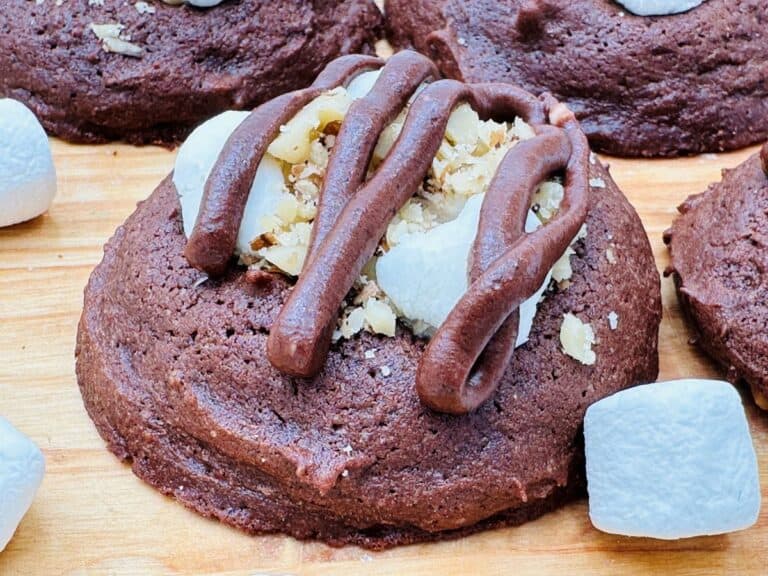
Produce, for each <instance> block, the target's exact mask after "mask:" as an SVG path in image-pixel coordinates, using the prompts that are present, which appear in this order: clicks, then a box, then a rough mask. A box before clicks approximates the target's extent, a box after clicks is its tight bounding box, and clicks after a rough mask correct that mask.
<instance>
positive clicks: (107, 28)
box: [90, 23, 144, 58]
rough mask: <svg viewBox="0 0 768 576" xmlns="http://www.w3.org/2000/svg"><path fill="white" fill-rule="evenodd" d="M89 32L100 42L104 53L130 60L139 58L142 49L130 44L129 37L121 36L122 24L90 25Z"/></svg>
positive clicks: (141, 54)
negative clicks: (119, 55) (111, 53)
mask: <svg viewBox="0 0 768 576" xmlns="http://www.w3.org/2000/svg"><path fill="white" fill-rule="evenodd" d="M90 29H91V31H92V32H93V33H94V34H95V35H96V37H97V38H98V39H99V40H101V47H102V48H103V49H104V51H105V52H114V53H115V54H122V55H123V56H130V57H132V58H141V57H142V56H143V55H144V49H143V48H141V47H140V46H137V45H136V44H132V43H131V42H130V37H126V36H123V30H124V29H125V26H123V25H122V24H115V23H112V24H91V25H90Z"/></svg>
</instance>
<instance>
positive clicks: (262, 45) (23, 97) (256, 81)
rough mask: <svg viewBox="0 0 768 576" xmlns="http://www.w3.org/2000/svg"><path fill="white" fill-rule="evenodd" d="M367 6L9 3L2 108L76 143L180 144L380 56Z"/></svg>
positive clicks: (0, 25)
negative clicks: (347, 61) (212, 122)
mask: <svg viewBox="0 0 768 576" xmlns="http://www.w3.org/2000/svg"><path fill="white" fill-rule="evenodd" d="M380 18H381V16H380V13H379V11H378V9H377V8H376V6H375V5H374V3H373V2H371V1H368V0H333V1H324V0H323V1H320V0H316V1H306V0H288V1H282V2H264V1H262V0H227V1H225V2H223V3H222V4H220V5H219V6H216V7H213V8H209V9H198V8H193V7H190V6H170V5H167V4H165V3H163V2H161V1H159V0H149V1H147V2H136V1H133V0H131V1H130V2H124V1H123V0H66V1H65V2H63V3H60V2H55V1H54V0H44V1H41V2H30V1H27V0H8V1H7V2H4V3H3V8H2V10H0V31H1V32H2V33H0V96H7V97H11V98H15V99H17V100H20V101H22V102H24V103H25V104H26V105H27V106H29V107H30V108H31V109H32V110H33V112H34V113H35V114H36V115H37V116H38V118H39V119H40V121H41V122H42V124H43V126H44V127H45V128H46V130H47V131H48V132H49V133H50V134H53V135H56V136H60V137H62V138H65V139H67V140H71V141H75V142H101V141H105V140H112V139H123V140H127V141H129V142H132V143H152V142H158V143H163V144H173V143H175V142H178V141H180V140H181V139H182V138H183V137H184V136H185V135H186V134H187V133H188V132H189V130H190V129H191V128H193V127H194V126H195V125H196V124H198V123H199V122H200V121H201V120H203V119H205V118H208V117H210V116H212V115H214V114H215V113H217V112H220V111H222V110H226V109H231V108H236V109H249V108H252V107H254V106H255V105H256V104H259V103H261V102H264V101H265V100H269V99H270V98H272V97H273V96H275V95H277V94H280V93H283V92H286V91H290V90H293V89H295V88H300V87H303V86H305V85H307V84H309V83H310V82H311V81H312V80H313V79H314V77H315V76H316V75H317V73H318V72H319V71H320V70H321V69H322V68H323V66H324V65H325V64H326V63H328V62H329V61H330V60H332V59H334V58H335V57H337V56H339V55H340V54H344V53H352V52H361V51H362V52H365V51H372V42H373V40H374V39H375V38H376V37H377V36H378V35H379V34H378V29H379V25H380Z"/></svg>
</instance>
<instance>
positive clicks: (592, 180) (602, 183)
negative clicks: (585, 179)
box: [589, 178, 605, 188]
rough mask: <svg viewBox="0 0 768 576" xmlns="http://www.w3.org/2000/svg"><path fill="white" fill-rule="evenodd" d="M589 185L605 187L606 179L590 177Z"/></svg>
mask: <svg viewBox="0 0 768 576" xmlns="http://www.w3.org/2000/svg"><path fill="white" fill-rule="evenodd" d="M589 185H590V186H592V188H605V180H603V179H602V178H590V179H589Z"/></svg>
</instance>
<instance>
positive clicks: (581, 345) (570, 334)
mask: <svg viewBox="0 0 768 576" xmlns="http://www.w3.org/2000/svg"><path fill="white" fill-rule="evenodd" d="M594 343H595V333H594V331H593V330H592V326H590V325H589V324H585V323H584V322H582V321H581V320H579V319H578V318H577V317H576V316H574V315H573V314H571V313H570V312H568V313H567V314H564V315H563V323H562V324H561V325H560V344H561V345H562V346H563V352H565V353H566V354H567V355H568V356H570V357H571V358H574V359H576V360H578V361H579V362H581V363H582V364H586V365H587V366H591V365H592V364H594V363H595V360H597V356H596V355H595V353H594V352H593V351H592V345H593V344H594Z"/></svg>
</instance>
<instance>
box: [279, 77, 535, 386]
mask: <svg viewBox="0 0 768 576" xmlns="http://www.w3.org/2000/svg"><path fill="white" fill-rule="evenodd" d="M509 88H510V87H508V86H503V85H485V86H480V87H479V89H478V90H475V89H474V88H473V87H471V86H469V85H466V84H462V83H459V82H456V81H453V80H441V81H438V82H435V83H434V84H431V85H429V86H428V87H426V88H425V89H424V91H423V92H422V93H421V94H420V95H419V97H418V98H417V99H416V100H415V101H414V103H413V104H412V106H411V109H410V111H409V113H408V116H407V118H406V122H405V125H404V126H403V130H402V132H401V134H400V137H399V138H398V140H397V141H396V142H395V145H394V146H393V148H392V150H391V151H390V153H389V155H388V156H387V158H386V159H385V160H384V162H383V163H382V165H381V166H380V167H379V169H378V171H377V172H376V173H375V174H374V175H373V177H372V178H371V179H370V180H369V181H368V182H366V183H365V184H364V185H363V186H362V187H361V188H360V189H359V190H358V191H357V192H356V193H354V195H352V196H351V198H350V200H349V201H348V203H347V204H346V206H345V207H344V209H343V210H342V212H341V214H340V215H339V217H338V218H337V219H336V222H335V224H334V226H333V228H332V229H331V231H330V232H329V233H328V235H327V236H326V237H325V239H324V241H323V242H322V243H321V244H320V245H318V246H317V248H316V251H315V253H314V254H313V256H312V259H311V261H310V262H309V265H308V266H305V268H304V270H303V271H302V274H301V276H300V277H299V280H298V282H297V284H296V286H295V288H294V290H293V292H292V293H291V296H290V297H289V299H288V301H287V302H286V303H285V305H284V306H283V309H282V310H281V312H280V314H279V315H278V317H277V319H276V321H275V323H274V325H273V326H272V329H271V332H270V336H269V340H268V343H267V354H268V356H269V360H270V362H272V364H273V365H274V366H275V367H277V368H278V369H280V370H282V371H284V372H287V373H289V374H293V375H297V376H303V377H309V376H312V375H314V374H316V373H317V372H318V371H319V370H320V369H321V368H322V366H323V363H324V360H325V357H326V354H327V351H328V348H329V346H330V341H331V335H332V333H333V329H334V327H335V325H336V319H337V316H338V313H339V308H340V306H341V302H342V300H343V299H344V297H345V296H346V295H347V293H348V292H349V290H350V288H351V287H352V285H353V283H354V281H355V279H356V278H357V277H358V275H359V274H360V271H361V270H362V268H363V266H364V265H365V263H366V262H367V261H368V260H369V259H370V257H371V256H372V255H373V253H374V251H375V249H376V246H377V245H378V243H379V240H380V238H381V237H382V236H383V235H384V232H385V231H386V227H387V224H388V223H389V221H390V220H391V219H392V217H394V215H395V213H396V212H397V210H399V209H400V207H402V205H403V204H405V202H406V201H407V200H408V199H409V198H410V197H411V196H412V195H413V194H414V193H415V192H416V190H417V189H418V187H419V184H420V183H421V181H422V180H423V179H424V177H425V176H426V174H427V172H428V170H429V167H430V166H431V164H432V159H433V158H434V156H435V153H436V152H437V150H438V148H439V147H440V143H441V142H442V139H443V136H444V133H445V128H446V125H447V123H448V118H449V117H450V114H451V112H452V111H453V109H454V108H455V107H456V105H457V104H458V103H459V102H462V101H468V102H469V103H470V104H471V105H472V106H473V107H474V108H475V109H476V110H478V111H479V112H480V113H481V114H482V115H485V116H492V115H497V114H498V113H499V112H502V113H506V114H510V113H511V115H516V116H522V117H523V118H525V119H528V118H530V117H541V118H543V117H544V114H543V106H542V104H541V102H538V101H537V100H535V99H534V98H533V97H532V96H530V95H529V94H527V93H524V92H522V91H517V90H514V89H509ZM499 93H503V94H504V97H499ZM371 96H372V97H373V98H375V97H376V95H375V94H372V95H371Z"/></svg>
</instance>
